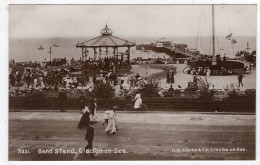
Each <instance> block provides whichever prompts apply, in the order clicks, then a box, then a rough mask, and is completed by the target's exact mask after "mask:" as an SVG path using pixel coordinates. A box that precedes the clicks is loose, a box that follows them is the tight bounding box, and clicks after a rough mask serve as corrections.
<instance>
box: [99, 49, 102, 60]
mask: <svg viewBox="0 0 260 165" xmlns="http://www.w3.org/2000/svg"><path fill="white" fill-rule="evenodd" d="M101 52H102V50H101V47H99V59H100V60H101Z"/></svg>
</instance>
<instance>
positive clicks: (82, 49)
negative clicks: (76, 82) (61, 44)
mask: <svg viewBox="0 0 260 165" xmlns="http://www.w3.org/2000/svg"><path fill="white" fill-rule="evenodd" d="M81 52H82V54H81V62H83V56H84V47H81Z"/></svg>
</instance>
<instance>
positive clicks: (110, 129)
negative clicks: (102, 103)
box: [105, 110, 116, 134]
mask: <svg viewBox="0 0 260 165" xmlns="http://www.w3.org/2000/svg"><path fill="white" fill-rule="evenodd" d="M106 116H107V117H108V124H107V127H106V129H105V132H106V133H112V134H115V133H116V113H115V112H114V111H113V110H110V111H106Z"/></svg>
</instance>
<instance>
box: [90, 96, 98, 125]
mask: <svg viewBox="0 0 260 165" xmlns="http://www.w3.org/2000/svg"><path fill="white" fill-rule="evenodd" d="M89 110H90V116H89V118H90V121H92V122H93V123H97V99H96V98H95V99H94V100H93V102H92V103H91V104H90V105H89Z"/></svg>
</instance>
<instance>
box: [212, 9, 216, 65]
mask: <svg viewBox="0 0 260 165" xmlns="http://www.w3.org/2000/svg"><path fill="white" fill-rule="evenodd" d="M214 26H215V20H214V5H212V43H213V52H212V53H213V54H212V61H213V60H214V58H215V28H214Z"/></svg>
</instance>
